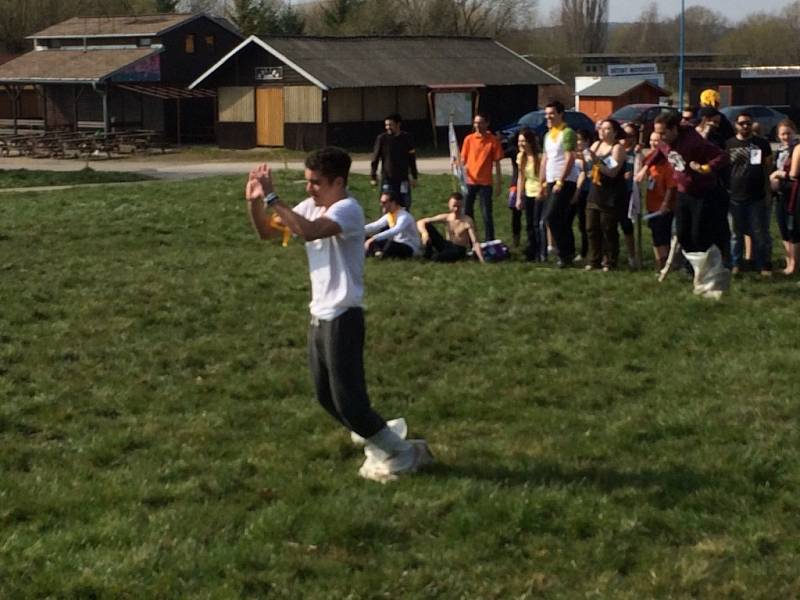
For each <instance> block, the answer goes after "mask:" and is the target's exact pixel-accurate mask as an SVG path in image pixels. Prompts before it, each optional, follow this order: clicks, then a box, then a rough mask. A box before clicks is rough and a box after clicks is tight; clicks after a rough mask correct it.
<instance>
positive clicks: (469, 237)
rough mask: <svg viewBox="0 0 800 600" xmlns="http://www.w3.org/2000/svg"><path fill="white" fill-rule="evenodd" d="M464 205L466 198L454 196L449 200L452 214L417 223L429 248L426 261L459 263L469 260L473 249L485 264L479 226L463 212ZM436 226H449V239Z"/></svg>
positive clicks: (447, 229)
mask: <svg viewBox="0 0 800 600" xmlns="http://www.w3.org/2000/svg"><path fill="white" fill-rule="evenodd" d="M463 202H464V196H462V195H461V194H459V193H458V192H454V193H452V194H450V198H448V200H447V206H448V208H449V209H450V210H449V211H448V212H446V213H441V214H439V215H435V216H433V217H426V218H424V219H420V220H419V221H417V229H418V230H419V234H420V237H421V238H422V245H423V246H424V247H425V258H430V259H431V260H433V261H435V262H457V261H459V260H462V259H464V258H466V257H467V252H468V250H469V248H470V247H472V250H473V252H474V253H475V256H477V257H478V260H479V261H481V262H484V260H483V252H482V251H481V245H480V242H479V241H478V234H477V232H476V231H475V222H474V221H473V220H472V218H471V217H469V216H467V215H465V214H463V213H462V212H461V206H462V203H463ZM435 223H444V224H445V227H446V231H447V239H445V238H444V237H442V234H441V233H439V231H438V230H437V229H436V227H435V225H434V224H435Z"/></svg>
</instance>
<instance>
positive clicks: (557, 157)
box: [544, 129, 580, 183]
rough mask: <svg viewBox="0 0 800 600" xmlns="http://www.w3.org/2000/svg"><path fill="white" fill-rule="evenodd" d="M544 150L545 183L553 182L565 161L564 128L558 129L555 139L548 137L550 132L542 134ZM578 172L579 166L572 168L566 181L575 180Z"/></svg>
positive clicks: (559, 174)
mask: <svg viewBox="0 0 800 600" xmlns="http://www.w3.org/2000/svg"><path fill="white" fill-rule="evenodd" d="M544 151H545V153H546V154H547V166H546V173H545V177H546V179H547V183H553V182H554V181H556V180H557V179H558V178H559V177H561V173H562V172H563V171H564V165H565V164H566V162H567V157H566V151H565V150H564V130H563V129H562V130H561V131H559V133H558V136H557V137H556V139H555V140H554V139H552V138H551V137H550V132H549V131H548V132H546V133H545V134H544ZM579 174H580V168H577V169H576V168H575V164H574V163H573V168H572V169H571V170H570V172H569V173H568V174H567V181H577V180H578V175H579Z"/></svg>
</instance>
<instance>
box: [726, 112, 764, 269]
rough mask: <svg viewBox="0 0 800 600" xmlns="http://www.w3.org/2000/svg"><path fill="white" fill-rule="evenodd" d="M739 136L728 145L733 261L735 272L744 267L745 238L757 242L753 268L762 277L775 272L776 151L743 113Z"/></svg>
mask: <svg viewBox="0 0 800 600" xmlns="http://www.w3.org/2000/svg"><path fill="white" fill-rule="evenodd" d="M734 124H735V126H736V135H735V136H734V137H732V138H731V139H729V140H728V142H727V143H726V144H725V151H726V152H727V153H728V158H729V159H730V177H729V179H728V191H729V194H730V208H729V210H730V216H731V223H732V225H733V231H732V232H731V233H732V236H731V260H732V265H733V269H732V271H733V273H734V274H737V273H739V272H740V271H741V270H742V269H743V268H744V236H745V235H749V236H751V238H752V240H753V252H752V258H753V268H754V269H755V270H757V271H759V272H761V274H762V275H770V274H771V273H772V260H771V255H772V237H771V236H770V232H769V223H770V215H771V212H772V207H771V205H770V203H769V198H770V196H769V194H768V193H767V192H768V189H769V174H770V173H771V172H772V148H771V147H770V145H769V142H768V141H767V140H765V139H764V138H762V137H760V136H757V135H754V134H753V117H752V116H751V115H749V114H748V113H746V112H743V113H740V114H739V116H737V117H736V120H735V121H734Z"/></svg>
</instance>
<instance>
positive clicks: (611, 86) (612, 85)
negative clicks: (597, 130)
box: [578, 77, 669, 121]
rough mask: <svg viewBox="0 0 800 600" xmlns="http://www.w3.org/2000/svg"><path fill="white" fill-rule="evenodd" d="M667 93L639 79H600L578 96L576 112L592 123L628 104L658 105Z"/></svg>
mask: <svg viewBox="0 0 800 600" xmlns="http://www.w3.org/2000/svg"><path fill="white" fill-rule="evenodd" d="M668 95H669V92H668V91H667V90H665V89H663V88H661V87H659V86H657V85H655V84H654V83H652V82H651V81H648V80H647V79H643V78H641V77H601V78H600V79H599V80H598V81H597V82H596V83H593V84H592V85H590V86H589V87H587V88H585V89H583V90H581V91H580V92H579V94H578V110H579V111H581V112H582V113H584V114H585V115H586V116H587V117H589V118H590V119H592V120H593V121H598V120H600V119H605V118H606V117H607V116H608V115H610V114H611V113H613V112H614V111H615V110H617V109H618V108H622V107H623V106H626V105H628V104H658V101H659V98H661V97H662V96H668Z"/></svg>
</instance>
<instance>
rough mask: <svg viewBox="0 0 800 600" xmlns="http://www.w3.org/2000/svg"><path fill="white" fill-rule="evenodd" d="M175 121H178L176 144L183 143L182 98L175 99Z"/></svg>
mask: <svg viewBox="0 0 800 600" xmlns="http://www.w3.org/2000/svg"><path fill="white" fill-rule="evenodd" d="M175 109H176V110H175V121H176V122H177V126H176V130H177V131H176V145H177V146H180V145H181V99H180V98H176V99H175Z"/></svg>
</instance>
